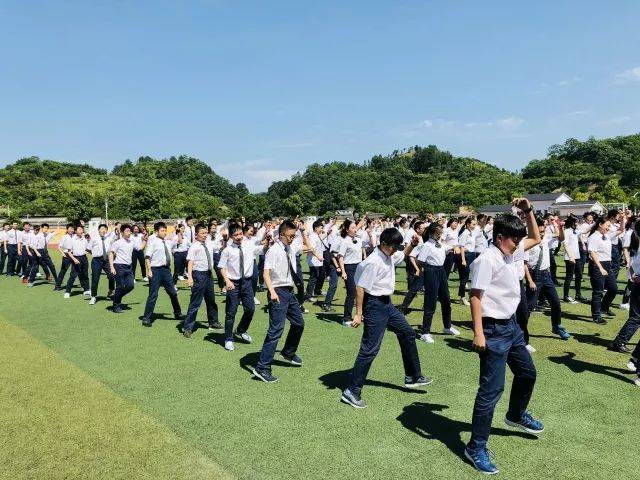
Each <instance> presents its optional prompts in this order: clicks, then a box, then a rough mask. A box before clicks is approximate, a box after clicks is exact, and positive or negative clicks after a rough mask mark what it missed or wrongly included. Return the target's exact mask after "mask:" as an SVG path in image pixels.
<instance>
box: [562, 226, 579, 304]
mask: <svg viewBox="0 0 640 480" xmlns="http://www.w3.org/2000/svg"><path fill="white" fill-rule="evenodd" d="M577 226H578V225H577V220H576V218H575V217H569V218H567V220H566V221H565V222H564V231H563V232H564V242H562V243H563V245H564V266H565V276H564V287H563V293H564V295H563V297H562V299H563V301H564V302H566V303H571V304H576V303H578V301H577V300H574V299H573V298H571V297H570V296H569V289H570V288H571V281H572V279H574V278H575V283H574V287H575V290H576V298H582V295H581V285H582V265H581V264H580V262H581V259H580V242H579V239H578V236H579V234H578V230H577Z"/></svg>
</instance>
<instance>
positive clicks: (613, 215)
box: [607, 208, 620, 220]
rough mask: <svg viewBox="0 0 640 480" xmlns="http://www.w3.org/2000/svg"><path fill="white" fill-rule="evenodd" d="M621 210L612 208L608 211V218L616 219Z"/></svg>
mask: <svg viewBox="0 0 640 480" xmlns="http://www.w3.org/2000/svg"><path fill="white" fill-rule="evenodd" d="M619 213H620V212H619V211H618V210H616V209H615V208H612V209H611V210H609V211H608V212H607V220H614V219H615V218H616V217H617V216H618V214H619Z"/></svg>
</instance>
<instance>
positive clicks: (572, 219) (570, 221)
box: [564, 217, 577, 229]
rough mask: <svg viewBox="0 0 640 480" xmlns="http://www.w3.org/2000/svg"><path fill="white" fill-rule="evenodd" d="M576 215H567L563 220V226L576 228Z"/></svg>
mask: <svg viewBox="0 0 640 480" xmlns="http://www.w3.org/2000/svg"><path fill="white" fill-rule="evenodd" d="M576 223H577V220H576V217H567V219H566V220H565V221H564V228H565V229H567V228H568V229H574V228H576Z"/></svg>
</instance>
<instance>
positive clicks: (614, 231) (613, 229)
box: [609, 223, 621, 245]
mask: <svg viewBox="0 0 640 480" xmlns="http://www.w3.org/2000/svg"><path fill="white" fill-rule="evenodd" d="M619 228H620V224H618V223H611V226H610V227H609V238H610V239H611V244H612V245H618V241H619V240H620V236H621V234H620V231H619V230H618V229H619Z"/></svg>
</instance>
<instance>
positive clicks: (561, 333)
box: [551, 325, 571, 340]
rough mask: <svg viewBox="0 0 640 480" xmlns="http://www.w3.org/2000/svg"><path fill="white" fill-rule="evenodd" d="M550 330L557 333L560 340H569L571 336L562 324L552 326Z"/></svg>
mask: <svg viewBox="0 0 640 480" xmlns="http://www.w3.org/2000/svg"><path fill="white" fill-rule="evenodd" d="M551 332H553V333H555V334H556V335H558V336H559V337H560V338H561V339H562V340H569V339H570V338H571V334H570V333H569V332H567V331H566V330H565V328H564V327H563V326H562V325H558V326H557V327H553V329H552V330H551Z"/></svg>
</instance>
